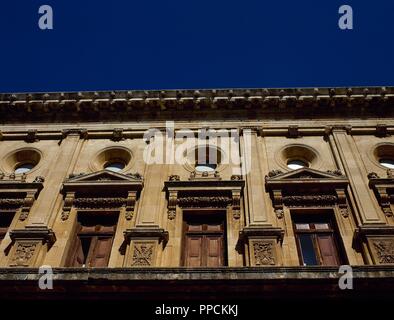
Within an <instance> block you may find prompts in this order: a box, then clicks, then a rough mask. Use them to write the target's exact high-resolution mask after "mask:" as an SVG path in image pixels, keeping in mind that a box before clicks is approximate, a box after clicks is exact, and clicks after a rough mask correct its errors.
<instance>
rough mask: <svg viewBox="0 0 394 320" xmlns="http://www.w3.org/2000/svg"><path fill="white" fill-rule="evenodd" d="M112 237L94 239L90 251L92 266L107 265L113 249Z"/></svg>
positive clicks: (90, 263)
mask: <svg viewBox="0 0 394 320" xmlns="http://www.w3.org/2000/svg"><path fill="white" fill-rule="evenodd" d="M112 239H113V238H112V237H97V238H96V239H95V241H92V244H91V247H90V253H89V266H90V267H107V266H108V261H109V256H110V255H111V249H112Z"/></svg>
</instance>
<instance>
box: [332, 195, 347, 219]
mask: <svg viewBox="0 0 394 320" xmlns="http://www.w3.org/2000/svg"><path fill="white" fill-rule="evenodd" d="M335 193H336V195H337V203H338V207H339V211H340V213H341V215H342V216H343V217H344V218H347V217H348V216H349V206H348V203H347V200H346V191H345V189H336V190H335Z"/></svg>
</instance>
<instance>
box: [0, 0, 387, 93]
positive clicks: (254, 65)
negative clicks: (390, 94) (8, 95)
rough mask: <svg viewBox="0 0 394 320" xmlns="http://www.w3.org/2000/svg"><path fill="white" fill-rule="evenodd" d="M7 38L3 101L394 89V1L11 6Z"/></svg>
mask: <svg viewBox="0 0 394 320" xmlns="http://www.w3.org/2000/svg"><path fill="white" fill-rule="evenodd" d="M43 4H49V5H51V6H52V8H53V10H54V30H47V31H42V30H40V29H39V28H38V24H37V22H38V19H39V14H38V8H39V6H40V5H43ZM343 4H349V5H351V6H352V7H353V10H354V30H352V31H342V30H340V29H339V28H338V18H339V15H338V8H339V7H340V6H341V5H343ZM0 34H1V51H0V67H1V69H0V70H1V76H0V92H25V91H76V90H116V89H119V90H120V89H182V88H228V87H315V86H320V87H322V86H328V87H331V86H367V85H368V86H369V85H371V86H372V85H378V86H380V85H394V59H393V57H394V41H393V38H394V1H392V0H374V1H371V0H370V1H364V0H363V1H361V0H352V1H345V0H339V1H338V0H318V1H316V0H314V1H312V0H298V1H296V0H292V1H280V0H275V1H274V0H272V1H263V0H238V1H233V0H226V1H217V0H182V1H181V0H166V1H165V0H161V1H153V0H141V1H134V0H129V1H120V0H111V1H97V0H63V1H49V0H48V1H47V0H40V1H36V0H2V1H1V12H0Z"/></svg>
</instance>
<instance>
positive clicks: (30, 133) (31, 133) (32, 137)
mask: <svg viewBox="0 0 394 320" xmlns="http://www.w3.org/2000/svg"><path fill="white" fill-rule="evenodd" d="M25 141H26V142H28V143H33V142H36V141H38V137H37V129H29V130H27V135H26V138H25Z"/></svg>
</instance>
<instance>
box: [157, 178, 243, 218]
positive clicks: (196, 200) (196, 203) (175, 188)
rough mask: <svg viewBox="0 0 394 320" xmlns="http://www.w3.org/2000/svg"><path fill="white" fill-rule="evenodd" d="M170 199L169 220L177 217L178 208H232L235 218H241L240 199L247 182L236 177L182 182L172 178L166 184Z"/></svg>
mask: <svg viewBox="0 0 394 320" xmlns="http://www.w3.org/2000/svg"><path fill="white" fill-rule="evenodd" d="M164 185H165V189H166V192H167V197H168V219H170V220H172V219H174V218H175V215H176V207H177V206H179V207H182V208H203V207H204V208H206V207H211V208H227V207H228V206H230V207H231V209H232V211H233V217H234V218H235V219H239V218H240V199H241V194H242V190H243V187H244V185H245V181H244V180H242V177H241V176H238V175H234V176H232V177H231V180H219V179H206V180H204V179H196V180H194V179H189V180H184V181H182V180H180V179H179V176H174V175H173V176H170V177H169V179H168V181H166V182H165V183H164Z"/></svg>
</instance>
